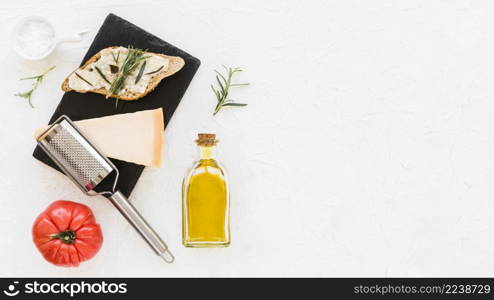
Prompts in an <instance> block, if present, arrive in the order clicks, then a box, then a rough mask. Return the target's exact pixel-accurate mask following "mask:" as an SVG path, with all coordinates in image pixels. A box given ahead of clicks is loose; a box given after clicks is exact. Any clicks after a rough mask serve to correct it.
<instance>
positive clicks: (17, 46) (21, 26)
mask: <svg viewBox="0 0 494 300" xmlns="http://www.w3.org/2000/svg"><path fill="white" fill-rule="evenodd" d="M30 23H31V24H30ZM36 24H37V26H39V27H40V28H41V27H44V28H43V29H44V32H41V33H40V32H38V33H35V35H36V36H41V35H43V37H42V38H44V39H45V40H42V39H40V40H39V43H40V44H42V46H43V49H39V50H42V51H39V52H38V53H35V54H33V53H30V51H29V50H28V49H26V46H31V47H33V46H34V45H33V44H31V45H28V44H29V43H30V41H29V40H26V36H24V35H23V34H25V32H24V30H25V29H26V26H29V25H31V26H35V25H36ZM86 32H87V31H86ZM86 32H81V33H79V34H78V35H74V36H72V37H64V38H60V37H58V36H57V34H56V32H55V28H54V27H53V25H52V24H51V23H50V21H48V20H47V19H45V18H43V17H40V16H30V17H25V18H22V19H21V20H20V21H19V22H18V23H17V24H16V26H15V27H14V30H13V31H12V37H11V40H12V46H13V48H14V51H15V52H16V53H17V54H18V55H19V56H20V57H22V58H24V59H27V60H41V59H44V58H46V57H47V56H48V55H50V54H51V53H52V52H53V50H55V48H56V46H57V44H59V43H70V42H80V41H81V40H82V36H81V35H82V34H84V33H86ZM31 36H33V34H32V33H31ZM27 38H29V37H27ZM32 43H34V41H32Z"/></svg>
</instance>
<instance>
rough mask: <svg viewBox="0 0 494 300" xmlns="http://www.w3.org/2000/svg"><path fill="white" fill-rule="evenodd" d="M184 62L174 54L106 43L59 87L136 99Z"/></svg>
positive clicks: (110, 96)
mask: <svg viewBox="0 0 494 300" xmlns="http://www.w3.org/2000/svg"><path fill="white" fill-rule="evenodd" d="M184 64H185V62H184V60H183V59H182V58H181V57H178V56H167V55H164V54H160V53H153V52H148V51H145V50H141V49H137V48H134V47H130V46H129V47H119V46H114V47H108V48H105V49H102V50H101V51H99V52H98V53H96V54H95V55H94V56H93V57H91V58H90V59H89V60H88V61H86V62H85V63H84V64H83V65H82V66H81V67H80V68H78V69H77V70H75V71H74V72H72V73H71V74H70V75H69V76H68V77H67V78H66V79H65V80H64V82H63V83H62V90H64V91H66V92H68V91H76V92H79V93H87V92H91V93H98V94H102V95H104V96H105V97H106V98H115V99H117V100H129V101H130V100H138V99H140V98H142V97H144V96H145V95H147V94H148V93H150V92H151V91H152V90H153V89H154V88H156V86H158V84H159V83H160V82H161V80H163V79H164V78H166V77H168V76H171V75H173V74H175V73H176V72H178V71H179V70H180V69H181V68H182V67H183V66H184Z"/></svg>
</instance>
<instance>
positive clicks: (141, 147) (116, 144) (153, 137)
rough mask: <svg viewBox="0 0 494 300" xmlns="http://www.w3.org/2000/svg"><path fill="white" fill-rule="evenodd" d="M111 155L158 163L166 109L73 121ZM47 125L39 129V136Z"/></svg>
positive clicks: (134, 161)
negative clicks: (164, 110)
mask: <svg viewBox="0 0 494 300" xmlns="http://www.w3.org/2000/svg"><path fill="white" fill-rule="evenodd" d="M74 123H75V124H76V126H77V128H78V129H79V130H80V131H81V132H82V134H83V135H84V136H85V137H86V138H87V139H88V140H89V141H90V142H91V143H92V144H93V145H94V146H96V148H98V149H99V150H100V151H101V152H103V154H105V155H106V156H108V157H112V158H116V159H119V160H123V161H127V162H132V163H136V164H139V165H144V166H150V167H159V166H160V165H161V159H162V154H163V133H164V131H163V127H164V122H163V109H161V108H158V109H153V110H145V111H139V112H135V113H128V114H120V115H113V116H107V117H101V118H94V119H87V120H81V121H76V122H74ZM47 128H48V126H45V127H43V128H38V129H36V132H35V136H36V137H38V136H40V135H41V134H42V133H43V132H44V131H45V130H46V129H47Z"/></svg>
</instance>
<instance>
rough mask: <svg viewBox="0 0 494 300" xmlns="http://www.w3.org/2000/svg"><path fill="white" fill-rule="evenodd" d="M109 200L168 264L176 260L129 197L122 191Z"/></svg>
mask: <svg viewBox="0 0 494 300" xmlns="http://www.w3.org/2000/svg"><path fill="white" fill-rule="evenodd" d="M108 199H110V201H111V202H112V203H113V205H114V206H115V207H116V208H117V209H118V210H119V211H120V213H121V214H122V215H123V216H124V217H125V218H126V219H127V221H129V223H130V224H131V225H132V226H133V227H134V228H135V230H137V232H139V234H140V235H141V236H142V238H143V239H144V240H145V241H146V242H147V243H148V244H149V246H150V247H151V248H152V249H153V250H154V252H156V254H158V255H159V256H160V257H161V258H163V260H165V261H166V262H167V263H172V262H173V261H174V260H175V257H174V256H173V254H172V253H171V252H170V250H168V246H167V245H166V244H165V242H163V240H162V239H161V238H160V237H159V235H158V234H157V233H156V232H155V231H154V230H153V228H151V226H149V224H148V223H147V222H146V220H144V218H143V217H142V216H141V214H140V213H139V212H138V211H137V210H136V209H135V207H134V206H133V205H132V204H131V203H130V202H129V200H128V199H127V197H125V195H124V194H122V193H121V192H120V191H116V192H115V193H113V194H112V195H111V196H110V197H109V198H108Z"/></svg>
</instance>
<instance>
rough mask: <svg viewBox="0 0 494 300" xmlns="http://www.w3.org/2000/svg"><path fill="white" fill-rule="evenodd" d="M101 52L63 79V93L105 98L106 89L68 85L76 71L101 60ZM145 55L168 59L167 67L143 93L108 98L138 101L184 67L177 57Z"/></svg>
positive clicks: (153, 79)
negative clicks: (84, 88)
mask: <svg viewBox="0 0 494 300" xmlns="http://www.w3.org/2000/svg"><path fill="white" fill-rule="evenodd" d="M108 48H111V49H116V48H119V47H118V46H112V47H108ZM108 48H107V49H108ZM103 50H104V49H102V50H101V51H103ZM101 51H100V52H98V53H96V54H95V55H93V56H92V57H91V58H90V59H88V60H87V61H86V62H85V63H84V65H82V66H81V67H79V68H77V69H76V70H74V71H73V72H72V73H70V74H69V76H67V78H65V80H64V81H63V82H62V90H63V91H65V92H69V91H76V92H78V93H87V92H91V93H97V94H101V95H105V96H106V95H107V94H108V90H107V89H106V88H96V89H91V90H76V89H73V88H71V87H70V85H69V77H70V75H72V74H73V73H74V72H76V71H78V70H81V69H84V68H86V67H87V66H88V65H90V64H91V63H93V62H96V61H98V60H99V59H100V58H101ZM146 53H149V54H152V55H158V56H161V57H163V58H166V59H168V67H167V68H166V70H164V71H161V72H159V73H157V74H156V75H155V76H153V77H152V78H151V79H150V81H149V83H148V85H147V87H146V90H145V91H144V92H143V93H136V92H132V91H126V92H124V93H122V94H118V95H111V96H110V97H112V98H117V99H119V100H129V101H130V100H138V99H140V98H142V97H144V96H146V95H147V94H148V93H149V92H151V91H152V90H154V89H155V88H156V86H158V84H159V83H160V82H161V80H163V79H164V78H166V77H168V76H171V75H173V74H175V73H177V72H178V71H179V70H180V69H182V67H183V66H184V65H185V61H184V60H183V59H182V58H181V57H179V56H168V55H164V54H160V53H153V52H146ZM136 71H139V70H138V69H137V70H135V71H134V72H136Z"/></svg>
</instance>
